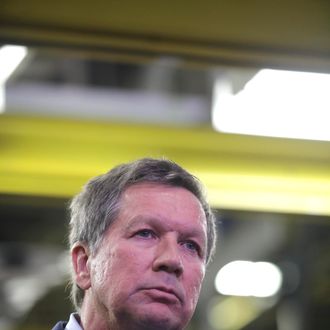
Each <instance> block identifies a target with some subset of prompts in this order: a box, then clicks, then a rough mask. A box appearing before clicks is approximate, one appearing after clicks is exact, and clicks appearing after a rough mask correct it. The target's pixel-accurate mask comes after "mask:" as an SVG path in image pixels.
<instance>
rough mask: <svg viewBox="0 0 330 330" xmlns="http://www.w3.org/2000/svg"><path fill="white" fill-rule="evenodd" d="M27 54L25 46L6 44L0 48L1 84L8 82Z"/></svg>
mask: <svg viewBox="0 0 330 330" xmlns="http://www.w3.org/2000/svg"><path fill="white" fill-rule="evenodd" d="M26 54H27V48H26V47H24V46H13V45H6V46H3V47H1V48H0V84H3V83H5V82H6V80H7V79H8V78H9V77H10V75H11V74H12V73H13V72H14V70H15V69H16V68H17V66H18V65H19V64H20V63H21V61H22V60H23V59H24V57H25V56H26Z"/></svg>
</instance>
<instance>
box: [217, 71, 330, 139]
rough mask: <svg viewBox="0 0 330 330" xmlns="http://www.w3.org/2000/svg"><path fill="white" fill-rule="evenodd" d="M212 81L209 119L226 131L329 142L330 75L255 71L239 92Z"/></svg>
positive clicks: (228, 84)
mask: <svg viewBox="0 0 330 330" xmlns="http://www.w3.org/2000/svg"><path fill="white" fill-rule="evenodd" d="M232 90H233V86H232V82H231V81H230V80H229V79H220V78H219V79H218V80H217V81H216V82H215V86H214V102H213V109H212V122H213V125H214V127H215V129H217V130H219V131H222V132H227V133H239V134H250V135H263V136H274V137H287V138H299V139H311V140H328V141H330V129H329V126H330V125H329V123H330V75H329V74H321V73H307V72H292V71H283V70H270V69H263V70H260V71H259V72H258V73H257V74H256V75H255V76H254V77H253V78H252V79H251V80H250V81H248V83H247V84H246V85H245V86H244V88H243V89H242V90H241V91H239V92H238V93H236V94H234V93H233V92H232Z"/></svg>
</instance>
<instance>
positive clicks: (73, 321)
mask: <svg viewBox="0 0 330 330" xmlns="http://www.w3.org/2000/svg"><path fill="white" fill-rule="evenodd" d="M77 318H78V319H79V315H78V314H76V313H72V314H71V315H70V319H69V322H68V324H67V325H66V327H65V329H64V330H83V328H82V327H81V326H80V324H79V322H78V321H77Z"/></svg>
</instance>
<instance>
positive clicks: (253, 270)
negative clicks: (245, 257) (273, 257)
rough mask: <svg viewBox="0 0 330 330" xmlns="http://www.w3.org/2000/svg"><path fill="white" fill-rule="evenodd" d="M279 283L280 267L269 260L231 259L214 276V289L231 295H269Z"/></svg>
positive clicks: (279, 285)
mask: <svg viewBox="0 0 330 330" xmlns="http://www.w3.org/2000/svg"><path fill="white" fill-rule="evenodd" d="M281 285H282V273H281V271H280V269H279V268H278V267H277V266H275V265H274V264H272V263H269V262H252V261H242V260H236V261H232V262H230V263H228V264H226V265H225V266H224V267H222V268H221V269H220V270H219V272H218V274H217V276H216V278H215V287H216V290H217V291H218V292H219V293H221V294H224V295H231V296H253V297H270V296H273V295H275V294H276V293H277V292H278V291H279V289H280V288H281Z"/></svg>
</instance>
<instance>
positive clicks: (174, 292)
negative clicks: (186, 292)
mask: <svg viewBox="0 0 330 330" xmlns="http://www.w3.org/2000/svg"><path fill="white" fill-rule="evenodd" d="M144 290H147V291H150V292H151V291H153V290H157V291H159V292H164V293H165V294H169V295H172V296H174V297H175V298H176V299H178V300H179V301H180V302H183V295H182V294H181V292H180V291H179V290H176V289H174V288H171V287H166V286H151V287H148V288H144Z"/></svg>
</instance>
